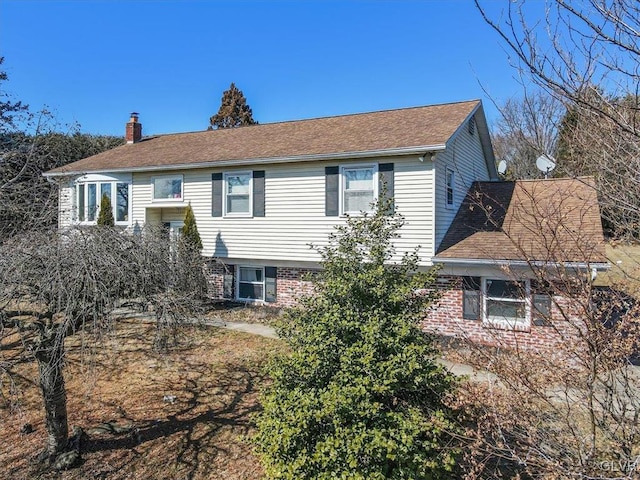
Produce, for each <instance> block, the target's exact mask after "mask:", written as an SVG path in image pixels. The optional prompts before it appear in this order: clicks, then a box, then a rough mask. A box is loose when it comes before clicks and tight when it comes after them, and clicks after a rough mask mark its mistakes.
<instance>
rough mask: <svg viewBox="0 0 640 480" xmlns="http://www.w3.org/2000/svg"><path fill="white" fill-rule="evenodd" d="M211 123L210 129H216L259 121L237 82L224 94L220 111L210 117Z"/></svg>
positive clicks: (252, 123)
mask: <svg viewBox="0 0 640 480" xmlns="http://www.w3.org/2000/svg"><path fill="white" fill-rule="evenodd" d="M209 123H210V125H209V130H214V129H218V128H233V127H241V126H243V125H256V124H257V123H258V122H256V121H255V120H254V119H253V113H252V112H251V107H249V105H247V99H246V98H245V96H244V94H243V93H242V90H240V89H238V87H236V85H235V83H231V86H230V87H229V90H226V91H225V92H224V93H223V94H222V100H221V103H220V109H219V110H218V113H216V114H215V115H214V116H213V117H211V118H210V119H209Z"/></svg>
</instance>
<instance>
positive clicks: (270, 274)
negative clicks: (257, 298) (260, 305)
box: [264, 267, 278, 302]
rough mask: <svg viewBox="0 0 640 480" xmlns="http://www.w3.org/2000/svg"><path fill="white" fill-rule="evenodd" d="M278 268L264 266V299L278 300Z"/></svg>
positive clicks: (268, 300) (266, 300)
mask: <svg viewBox="0 0 640 480" xmlns="http://www.w3.org/2000/svg"><path fill="white" fill-rule="evenodd" d="M277 278H278V268H277V267H264V300H265V302H275V301H277V300H278V281H277Z"/></svg>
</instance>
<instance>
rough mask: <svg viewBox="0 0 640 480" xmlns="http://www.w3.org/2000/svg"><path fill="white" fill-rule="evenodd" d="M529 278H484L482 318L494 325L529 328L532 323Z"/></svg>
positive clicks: (509, 327)
mask: <svg viewBox="0 0 640 480" xmlns="http://www.w3.org/2000/svg"><path fill="white" fill-rule="evenodd" d="M530 298H531V295H530V283H529V280H503V279H495V278H483V279H482V318H483V321H484V322H485V323H487V324H490V325H492V326H497V327H502V328H507V329H527V328H529V326H530V325H531V300H530Z"/></svg>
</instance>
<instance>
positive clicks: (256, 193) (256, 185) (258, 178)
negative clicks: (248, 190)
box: [253, 170, 264, 217]
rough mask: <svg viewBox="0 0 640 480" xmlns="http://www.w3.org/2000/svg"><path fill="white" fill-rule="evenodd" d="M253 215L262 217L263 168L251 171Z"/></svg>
mask: <svg viewBox="0 0 640 480" xmlns="http://www.w3.org/2000/svg"><path fill="white" fill-rule="evenodd" d="M253 216H254V217H264V170H254V171H253Z"/></svg>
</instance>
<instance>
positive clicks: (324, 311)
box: [254, 200, 454, 480]
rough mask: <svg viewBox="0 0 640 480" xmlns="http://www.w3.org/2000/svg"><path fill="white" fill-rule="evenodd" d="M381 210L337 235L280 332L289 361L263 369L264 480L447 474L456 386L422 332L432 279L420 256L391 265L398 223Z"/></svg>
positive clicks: (260, 437)
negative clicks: (450, 402) (450, 400)
mask: <svg viewBox="0 0 640 480" xmlns="http://www.w3.org/2000/svg"><path fill="white" fill-rule="evenodd" d="M386 202H388V200H383V201H381V202H380V203H379V204H378V205H377V208H376V213H374V214H373V215H365V216H361V217H351V218H349V219H348V220H347V223H346V225H344V226H340V227H337V230H336V231H335V232H334V234H332V235H331V236H330V242H329V245H328V246H327V247H325V248H323V249H320V253H321V255H322V267H323V270H322V271H321V272H320V273H318V274H317V276H315V277H314V278H313V283H314V287H315V288H314V290H315V294H314V295H313V296H309V297H306V298H304V299H302V300H301V306H300V307H298V308H295V309H293V310H291V311H290V312H289V313H288V314H287V315H286V316H285V319H284V320H283V321H282V323H280V324H279V325H278V332H279V334H280V336H281V338H283V339H284V340H285V341H286V342H287V344H288V346H289V349H290V352H291V353H290V354H289V355H287V356H280V357H277V358H276V359H274V361H273V362H272V364H271V366H270V374H271V376H272V378H273V383H272V385H271V386H270V387H268V388H267V390H266V391H265V392H264V394H263V397H262V405H263V408H264V410H263V412H262V413H261V414H260V415H259V417H258V419H257V425H258V432H257V434H256V436H255V438H254V441H255V443H256V444H257V449H258V452H259V454H260V456H261V458H262V461H263V464H264V467H265V472H266V474H267V477H268V478H280V479H325V478H326V479H329V478H350V479H363V480H364V479H367V480H371V479H409V478H411V479H414V478H441V477H444V476H447V475H448V474H449V473H448V472H450V470H451V468H452V467H453V463H454V454H453V451H452V450H451V449H447V448H445V447H444V445H445V444H446V439H445V434H444V431H447V430H450V429H452V428H453V427H452V425H453V421H452V420H453V417H452V414H451V412H450V410H449V409H448V408H447V406H446V405H445V401H444V398H445V396H446V395H447V394H450V393H451V392H452V390H453V388H454V380H453V377H452V376H451V374H449V373H447V372H446V370H444V369H443V367H442V366H440V365H439V364H438V363H437V361H436V356H437V350H436V347H435V346H434V343H433V340H432V339H431V338H430V337H429V336H428V335H426V334H425V333H424V332H422V331H421V330H420V328H419V323H420V320H421V318H423V316H424V313H425V308H426V307H427V306H428V305H429V304H430V303H431V302H432V301H433V300H435V298H436V295H437V293H436V292H437V289H436V288H435V276H436V273H435V271H433V270H432V271H429V272H418V271H417V261H418V257H417V254H416V252H413V253H409V254H406V255H404V256H403V257H402V258H401V260H400V261H394V260H397V258H396V257H395V256H394V255H395V252H394V249H393V246H392V244H391V242H392V240H393V239H394V238H397V236H398V234H397V230H398V228H400V227H401V226H402V224H403V218H402V217H401V216H399V215H398V214H393V215H385V214H384V213H383V212H386V211H388V209H389V207H390V204H388V203H386Z"/></svg>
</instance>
